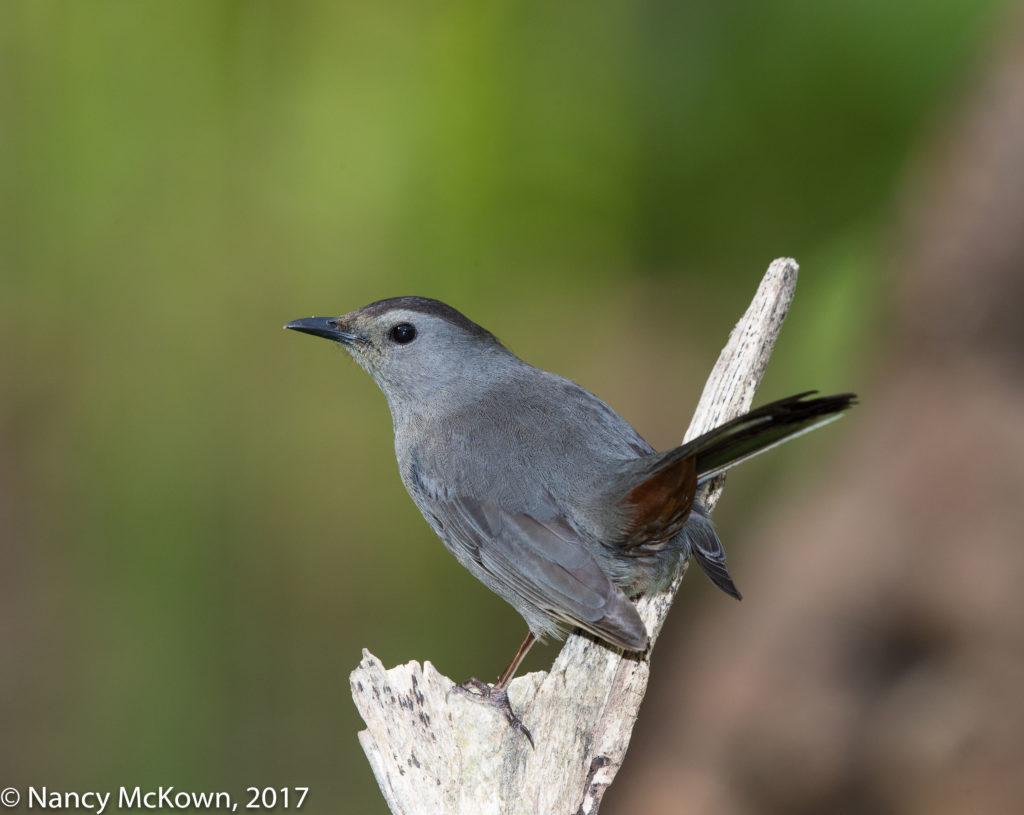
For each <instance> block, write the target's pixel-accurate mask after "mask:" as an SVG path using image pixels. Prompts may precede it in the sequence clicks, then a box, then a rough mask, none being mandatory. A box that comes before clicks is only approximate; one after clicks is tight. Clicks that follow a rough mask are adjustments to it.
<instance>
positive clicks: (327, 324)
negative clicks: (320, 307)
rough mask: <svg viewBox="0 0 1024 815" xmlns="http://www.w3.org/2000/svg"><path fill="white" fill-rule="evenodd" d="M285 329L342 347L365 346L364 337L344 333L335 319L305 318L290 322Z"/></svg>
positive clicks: (348, 332)
mask: <svg viewBox="0 0 1024 815" xmlns="http://www.w3.org/2000/svg"><path fill="white" fill-rule="evenodd" d="M285 328H290V329H291V330H292V331H301V332H302V333H303V334H312V335H313V336H314V337H323V338H324V339H325V340H334V342H340V343H341V344H342V345H354V344H356V343H358V344H360V345H365V344H366V338H365V337H361V336H359V335H358V334H353V333H352V332H351V331H345V330H344V329H343V328H342V327H341V324H340V322H339V321H338V319H337V318H336V317H307V318H305V319H303V320H292V321H291V322H290V323H288V324H287V325H286V326H285Z"/></svg>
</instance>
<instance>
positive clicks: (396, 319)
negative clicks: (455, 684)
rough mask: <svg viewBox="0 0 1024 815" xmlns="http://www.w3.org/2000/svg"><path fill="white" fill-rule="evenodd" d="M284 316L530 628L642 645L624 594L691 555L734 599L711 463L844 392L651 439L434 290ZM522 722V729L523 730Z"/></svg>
mask: <svg viewBox="0 0 1024 815" xmlns="http://www.w3.org/2000/svg"><path fill="white" fill-rule="evenodd" d="M285 328H290V329H294V330H295V331H302V332H305V333H307V334H313V335H315V336H318V337H326V338H327V339H330V340H333V341H335V342H337V343H340V344H341V345H342V346H343V347H344V348H345V349H346V350H347V351H348V352H349V353H350V354H351V355H352V357H353V358H354V359H355V360H356V362H358V363H359V364H360V365H361V366H362V367H363V368H365V369H366V370H367V371H368V372H369V374H370V376H372V377H373V379H374V381H376V383H377V384H378V385H379V386H380V389H381V390H382V391H383V392H384V396H385V397H386V398H387V402H388V406H389V407H390V408H391V417H392V420H393V423H394V429H395V454H396V455H397V457H398V467H399V471H400V473H401V477H402V482H403V483H404V484H405V487H406V489H407V490H408V491H409V495H411V496H412V500H413V501H415V502H416V506H417V507H419V509H420V512H422V513H423V516H424V517H425V518H426V519H427V521H428V522H429V523H430V525H431V526H432V527H433V528H434V531H435V532H436V533H437V534H438V536H439V537H440V538H441V540H442V541H443V542H444V545H445V546H446V547H447V548H448V550H449V551H450V552H451V553H452V554H453V555H455V557H456V558H457V559H458V561H459V562H460V563H461V564H462V565H463V566H465V567H466V568H467V569H469V571H470V572H472V573H473V574H474V575H475V576H476V577H477V578H478V579H479V580H481V581H482V582H483V583H484V585H486V586H487V587H488V588H489V589H491V590H492V591H493V592H495V593H497V594H498V595H499V596H501V597H503V598H504V599H505V600H507V601H508V602H509V603H511V604H512V606H513V607H514V608H515V609H516V611H518V612H519V613H520V614H521V615H522V616H523V617H524V618H525V619H526V623H527V625H528V626H529V628H530V633H529V634H528V635H527V637H526V640H525V641H524V642H523V645H522V646H521V647H520V649H519V652H518V653H517V654H516V657H515V659H514V660H513V661H512V664H511V665H509V667H508V668H507V669H506V670H505V672H504V673H503V674H502V675H501V678H500V679H499V680H498V682H497V684H496V685H494V686H489V685H485V684H484V683H481V682H479V681H477V680H470V683H467V684H469V685H472V686H473V687H474V688H475V689H476V690H477V691H478V692H479V693H480V694H481V695H483V696H485V697H487V698H489V699H491V700H492V701H494V702H495V703H496V704H498V705H499V706H501V707H502V709H503V710H504V711H505V714H506V716H507V717H508V719H509V721H510V722H511V723H513V724H514V725H516V726H517V727H519V728H520V729H521V730H523V732H526V731H525V728H522V725H521V724H520V723H519V722H518V720H517V719H516V718H515V717H514V715H513V714H512V712H511V710H510V709H509V708H508V701H507V696H505V687H506V685H507V684H508V682H509V680H510V679H511V678H512V675H513V673H514V672H515V670H516V668H517V667H518V665H519V663H520V661H521V660H522V658H523V657H524V656H525V654H526V651H527V650H528V649H529V647H530V645H531V644H532V643H533V642H534V639H535V638H541V637H544V636H552V637H557V638H562V637H564V636H565V635H566V633H567V632H568V631H569V630H571V629H573V628H582V629H584V630H586V631H589V632H590V633H592V634H594V635H596V636H597V637H600V638H601V639H602V640H605V641H607V642H609V643H611V644H612V645H614V646H617V647H619V648H623V649H626V650H629V651H640V650H643V649H645V648H646V647H647V642H648V639H647V631H646V629H645V628H644V624H643V621H642V620H641V619H640V615H639V614H638V613H637V610H636V607H635V606H634V605H633V603H632V602H631V600H630V599H629V598H630V597H632V596H634V595H637V594H641V593H644V592H650V591H655V590H657V589H659V588H662V587H664V586H665V585H666V584H667V583H669V582H670V581H671V580H672V578H673V576H674V575H676V574H677V573H678V570H679V568H680V566H681V564H682V563H683V562H684V560H685V559H686V558H688V557H691V556H692V557H693V558H694V559H695V560H696V561H697V563H698V564H699V565H700V567H701V568H702V569H703V570H704V572H705V574H707V576H708V577H709V578H711V580H712V581H713V582H714V583H715V584H716V585H717V586H718V587H719V588H721V589H722V590H723V591H725V592H726V593H728V594H730V595H732V596H733V597H735V598H737V599H739V598H740V593H739V591H738V590H737V589H736V586H735V584H734V583H733V581H732V577H731V576H730V575H729V571H728V570H727V569H726V566H725V551H724V550H723V549H722V544H721V542H720V541H719V540H718V537H717V535H716V534H715V532H714V530H713V529H712V527H711V522H710V521H709V520H708V516H707V512H706V510H705V509H704V505H703V503H702V500H701V498H700V496H699V495H698V490H699V489H700V487H701V485H702V484H703V483H704V482H706V481H707V480H708V479H710V478H711V477H713V476H714V475H716V474H718V473H721V472H722V471H723V470H726V469H727V468H729V467H731V466H733V465H734V464H737V463H738V462H740V461H743V460H744V459H747V458H749V457H751V456H753V455H755V454H757V453H759V452H761V451H762V450H765V449H767V448H769V447H771V446H773V445H775V444H778V443H780V442H782V441H784V440H786V439H788V438H790V437H792V436H795V435H797V434H799V433H803V432H806V431H807V430H810V429H812V428H814V427H817V426H819V425H821V424H825V423H826V422H828V421H831V420H832V419H834V418H836V417H837V416H838V415H839V414H840V413H841V412H842V411H844V410H845V409H846V408H848V407H849V406H850V405H851V404H852V403H853V399H854V396H853V394H840V395H836V396H826V397H823V398H816V399H809V398H806V397H808V396H810V395H811V394H812V393H813V391H811V392H808V393H802V394H799V395H796V396H791V397H789V398H788V399H782V400H780V401H778V402H773V403H771V404H768V405H764V406H763V407H760V408H757V409H756V410H752V411H751V412H749V413H747V414H745V415H744V416H741V417H740V418H738V419H735V420H733V421H731V422H727V423H726V424H724V425H721V426H720V427H717V428H715V429H714V430H712V431H710V432H708V433H705V434H704V435H703V436H700V437H699V438H696V439H694V440H693V441H690V442H687V443H686V444H684V445H682V446H681V447H676V448H675V449H673V450H668V451H667V452H663V453H658V452H655V450H654V449H653V448H652V447H651V446H650V445H649V444H648V443H647V442H646V441H644V440H643V438H642V437H641V436H640V434H639V433H637V432H636V431H635V430H634V429H633V428H632V427H631V426H630V425H629V424H628V423H627V422H626V421H625V420H624V419H623V418H621V417H620V416H619V415H618V414H617V413H616V412H615V411H613V410H612V409H611V408H610V407H608V405H606V404H605V403H604V402H602V401H601V400H600V399H598V398H597V397H596V396H594V395H593V394H592V393H590V392H589V391H586V390H584V389H583V388H581V387H580V386H579V385H577V384H575V383H574V382H570V381H569V380H568V379H564V378H562V377H561V376H557V375H555V374H552V373H548V372H547V371H542V370H540V369H538V368H534V367H533V366H531V365H528V364H527V363H525V362H523V361H522V360H521V359H519V357H517V356H515V354H513V353H511V352H510V351H508V350H507V349H506V348H505V347H504V346H503V345H502V344H501V343H500V342H499V341H498V340H497V338H495V336H494V335H493V334H491V333H490V332H489V331H487V330H486V329H484V328H482V327H480V326H479V325H477V324H476V323H474V322H472V321H471V320H469V319H468V318H466V317H465V316H463V315H462V314H461V313H459V312H458V311H456V310H455V309H454V308H452V307H451V306H449V305H446V304H445V303H441V302H439V301H437V300H431V299H428V298H425V297H395V298H392V299H390V300H380V301H378V302H376V303H371V304H370V305H368V306H365V307H363V308H361V309H358V310H356V311H353V312H351V313H350V314H345V315H343V316H341V317H336V318H323V317H311V318H309V319H304V320H295V321H294V322H291V323H288V325H286V326H285ZM527 735H529V734H528V733H527Z"/></svg>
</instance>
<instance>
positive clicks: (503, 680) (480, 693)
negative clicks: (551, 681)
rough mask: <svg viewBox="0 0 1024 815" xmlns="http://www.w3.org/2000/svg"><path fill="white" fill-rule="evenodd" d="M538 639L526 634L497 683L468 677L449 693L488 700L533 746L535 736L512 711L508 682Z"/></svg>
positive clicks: (531, 633)
mask: <svg viewBox="0 0 1024 815" xmlns="http://www.w3.org/2000/svg"><path fill="white" fill-rule="evenodd" d="M536 641H537V638H536V637H535V636H533V632H532V631H531V632H530V633H528V634H527V635H526V639H524V640H523V644H522V645H520V646H519V650H518V651H516V655H515V656H514V657H513V658H512V662H511V663H509V666H508V667H507V668H506V669H505V670H504V672H503V673H502V674H501V676H500V677H499V678H498V681H497V683H496V684H494V685H491V684H488V683H487V682H481V681H480V680H479V679H477V678H476V677H475V676H474V677H472V678H471V679H467V680H466V681H465V682H463V683H462V684H461V685H455V686H454V687H453V688H452V689H451V690H450V691H448V692H449V693H451V692H452V691H456V692H458V693H461V694H462V695H463V696H468V697H470V698H471V699H476V700H478V701H481V702H487V703H488V704H489V705H493V706H494V707H496V708H498V710H500V711H501V712H502V713H503V714H504V716H505V721H507V722H508V723H509V725H511V726H512V728H513V729H515V730H518V731H519V732H520V733H522V734H523V735H524V736H526V739H527V741H529V742H530V746H531V747H533V746H534V744H533V736H532V735H530V731H529V730H527V729H526V725H524V724H523V723H522V722H521V721H520V720H519V717H518V716H516V714H515V713H513V712H512V706H511V705H510V704H509V701H508V690H507V688H508V683H509V682H511V681H512V677H513V676H515V673H516V670H517V669H518V668H519V663H520V662H522V661H523V658H524V657H525V656H526V654H527V652H528V651H529V650H530V646H532V645H533V644H534V642H536Z"/></svg>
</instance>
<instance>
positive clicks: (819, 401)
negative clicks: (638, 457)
mask: <svg viewBox="0 0 1024 815" xmlns="http://www.w3.org/2000/svg"><path fill="white" fill-rule="evenodd" d="M815 393H817V391H806V392H804V393H798V394H796V395H795V396H789V397H787V398H785V399H779V400H778V401H777V402H770V403H769V404H767V405H762V406H761V407H759V408H755V409H754V410H752V411H750V412H749V413H744V414H743V415H742V416H740V417H739V418H737V419H733V420H732V421H731V422H726V423H725V424H723V425H719V426H718V427H716V428H714V429H713V430H709V431H708V432H707V433H705V434H704V435H702V436H698V437H697V438H695V439H693V440H692V441H688V442H686V444H684V445H682V446H681V447H678V448H676V449H675V450H673V451H672V453H673V456H672V457H673V458H675V457H676V456H678V457H679V458H689V457H691V456H693V457H694V460H695V463H696V469H697V483H698V484H700V483H703V482H705V481H707V480H708V479H711V478H714V477H715V476H716V475H718V474H719V473H723V472H725V471H726V470H728V469H729V468H730V467H735V466H736V465H737V464H739V463H740V462H741V461H746V460H747V459H748V458H753V457H754V456H756V455H758V454H759V453H763V452H764V451H765V450H770V449H771V448H772V447H775V446H776V445H779V444H782V443H783V442H784V441H789V440H790V439H793V438H796V437H797V436H800V435H803V434H804V433H807V432H809V431H811V430H814V429H815V428H817V427H821V426H822V425H826V424H828V423H829V422H833V421H835V420H836V419H838V418H839V417H840V416H842V415H843V411H845V410H846V409H847V408H849V407H850V406H851V405H854V404H856V401H855V400H856V394H852V393H839V394H835V395H834V396H820V397H818V398H816V399H808V398H806V397H808V396H812V395H813V394H815Z"/></svg>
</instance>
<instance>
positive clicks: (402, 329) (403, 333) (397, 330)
mask: <svg viewBox="0 0 1024 815" xmlns="http://www.w3.org/2000/svg"><path fill="white" fill-rule="evenodd" d="M391 339H393V340H394V341H395V342H397V343H398V344H399V345H405V344H407V343H410V342H412V341H413V340H414V339H416V326H414V325H413V324H412V323H399V324H398V325H396V326H395V327H394V328H392V329H391Z"/></svg>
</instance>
